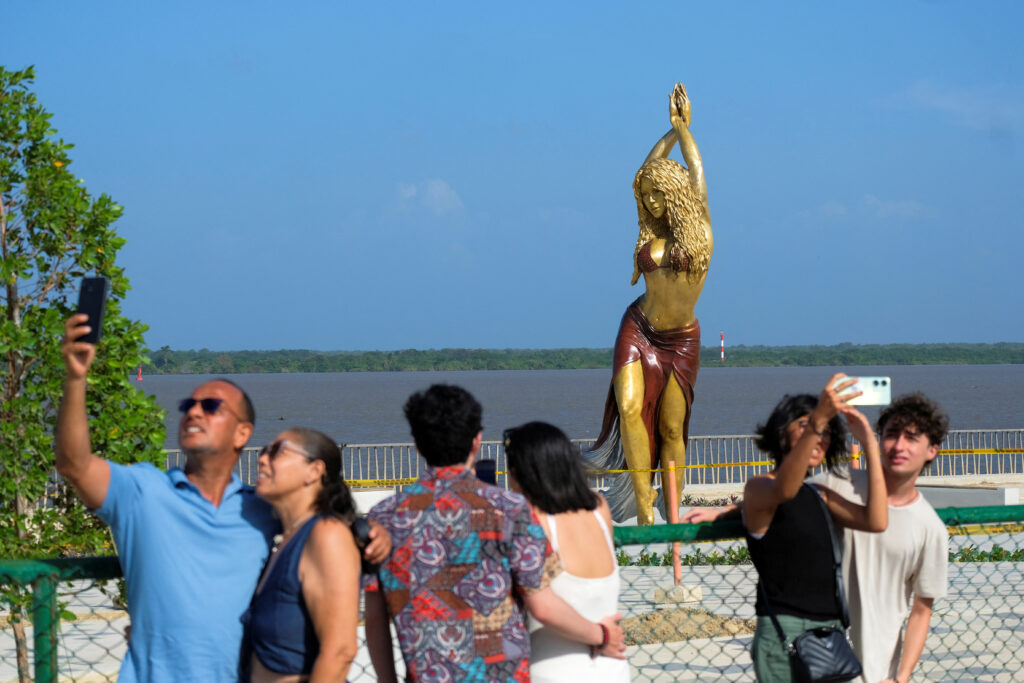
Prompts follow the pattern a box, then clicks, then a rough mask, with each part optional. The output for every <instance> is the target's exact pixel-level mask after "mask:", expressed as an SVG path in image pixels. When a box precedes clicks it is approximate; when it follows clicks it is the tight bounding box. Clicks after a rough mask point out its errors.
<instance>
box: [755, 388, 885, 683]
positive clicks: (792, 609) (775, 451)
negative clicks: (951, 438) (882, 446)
mask: <svg viewBox="0 0 1024 683" xmlns="http://www.w3.org/2000/svg"><path fill="white" fill-rule="evenodd" d="M855 381H856V380H853V379H849V378H847V377H846V376H845V375H843V374H842V373H840V374H837V375H834V376H833V377H832V379H830V380H829V381H828V384H826V385H825V389H824V390H823V391H822V392H821V396H820V397H819V398H818V399H817V400H815V397H814V396H812V395H810V394H799V395H796V396H785V397H783V399H782V400H781V401H779V403H778V405H776V406H775V410H773V411H772V414H771V416H770V417H769V418H768V421H767V422H766V423H765V424H763V425H759V426H758V428H757V447H758V448H759V449H760V450H761V451H764V452H766V453H768V454H769V455H771V456H772V459H773V460H774V461H775V469H774V470H773V471H772V472H770V473H768V474H761V475H758V476H755V477H751V478H750V479H748V480H747V483H746V486H745V487H744V490H743V525H744V526H745V527H746V531H747V547H748V548H749V549H750V558H751V560H752V561H753V563H754V566H755V568H756V569H757V572H758V579H759V583H760V587H759V589H758V593H757V602H756V608H755V609H756V612H757V628H756V630H755V632H754V640H753V643H752V644H751V657H752V658H753V661H754V673H755V675H756V676H757V680H758V681H761V682H765V681H768V682H770V683H776V682H780V681H782V682H786V683H788V682H789V681H794V680H796V678H795V674H794V671H793V669H792V663H791V659H790V657H789V655H788V652H787V651H786V649H785V647H784V646H783V645H782V641H781V640H780V639H779V636H778V633H777V632H776V631H775V629H774V626H773V624H772V621H771V618H770V616H768V615H769V611H768V609H769V607H768V606H766V605H765V601H764V599H763V598H764V596H767V598H768V601H769V602H770V608H771V610H773V611H774V612H775V613H776V617H777V619H778V621H779V623H780V627H781V628H782V630H783V632H784V633H785V635H786V640H787V643H788V642H790V641H792V639H793V638H794V637H796V636H797V635H799V634H800V633H802V632H804V631H806V630H809V629H811V628H817V627H819V626H837V627H838V626H840V623H841V622H840V607H839V603H838V602H837V600H836V585H835V582H836V579H835V571H834V565H833V555H832V541H831V536H830V533H829V530H828V526H827V521H826V519H825V515H824V513H823V512H822V510H821V504H820V503H819V502H818V500H817V497H818V495H820V496H821V498H822V500H824V502H825V505H826V506H827V508H828V511H829V513H830V514H831V516H832V519H833V521H834V522H835V523H836V524H837V525H839V526H842V527H848V528H851V529H862V530H866V531H884V530H885V527H886V525H887V523H888V507H887V503H886V491H885V479H884V478H883V475H882V465H881V459H880V454H879V448H878V441H877V440H876V439H875V435H874V433H873V432H872V431H871V425H870V424H869V423H868V421H867V418H866V417H864V415H863V414H862V413H861V412H860V411H858V410H857V409H856V408H854V407H853V406H850V405H848V404H847V401H848V400H849V399H850V398H853V397H854V396H859V395H860V394H859V393H840V392H844V391H846V390H848V389H849V387H850V386H852V385H853V384H854V383H855ZM839 415H843V416H844V417H846V420H847V422H848V424H849V426H850V431H851V432H852V433H853V436H854V437H855V438H856V439H857V440H858V441H859V442H860V443H861V444H862V445H863V446H864V453H865V456H866V461H867V469H868V481H869V489H868V501H867V505H866V506H861V505H857V504H855V503H851V502H849V501H847V500H845V499H844V498H841V497H840V496H838V495H836V494H834V493H831V492H830V491H829V490H828V489H818V490H817V495H816V494H815V491H814V490H812V489H811V488H810V485H809V484H808V485H805V484H804V477H805V476H807V472H808V470H809V469H811V468H813V467H817V466H818V465H820V464H821V463H822V461H824V462H825V463H826V464H827V466H828V467H829V468H830V469H831V468H832V467H833V466H834V465H836V464H838V462H839V460H840V459H841V458H842V456H843V455H845V454H846V428H845V427H844V425H843V421H842V419H840V417H839Z"/></svg>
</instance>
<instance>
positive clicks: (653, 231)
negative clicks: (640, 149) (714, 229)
mask: <svg viewBox="0 0 1024 683" xmlns="http://www.w3.org/2000/svg"><path fill="white" fill-rule="evenodd" d="M644 177H647V178H650V179H651V181H652V182H653V183H654V186H655V187H656V188H657V189H659V190H660V191H661V192H663V193H664V194H665V215H664V216H662V217H661V218H655V217H654V216H652V215H651V213H650V212H649V211H648V210H647V207H646V206H644V201H643V198H642V197H641V196H640V180H641V179H642V178H644ZM633 196H634V197H635V198H636V210H637V216H638V218H639V224H640V234H639V236H638V237H637V240H636V247H635V248H634V249H633V265H634V270H633V281H632V283H631V284H636V281H637V280H638V279H639V278H640V269H639V268H638V267H637V266H636V255H637V254H638V253H639V252H640V248H641V247H642V246H644V245H645V244H647V243H648V242H650V241H651V240H653V239H655V238H656V237H662V238H664V239H667V240H669V241H670V242H674V243H676V244H678V245H679V248H680V249H682V250H683V252H684V253H685V254H686V256H688V257H689V259H690V267H689V270H688V271H687V273H686V277H687V279H689V280H695V279H697V278H699V277H701V276H703V275H704V273H706V272H707V270H708V264H709V263H710V262H711V242H710V241H709V240H708V237H707V232H706V231H705V229H704V224H703V222H702V221H701V215H702V214H703V212H704V204H703V202H702V201H701V198H700V197H699V196H698V195H697V192H696V190H695V189H694V187H693V184H692V183H691V182H690V174H689V172H688V171H687V170H686V168H685V167H684V166H683V165H682V164H680V163H679V162H678V161H675V160H674V159H652V160H651V161H648V162H647V163H646V164H644V165H643V166H641V167H640V170H638V171H637V172H636V177H635V178H634V179H633Z"/></svg>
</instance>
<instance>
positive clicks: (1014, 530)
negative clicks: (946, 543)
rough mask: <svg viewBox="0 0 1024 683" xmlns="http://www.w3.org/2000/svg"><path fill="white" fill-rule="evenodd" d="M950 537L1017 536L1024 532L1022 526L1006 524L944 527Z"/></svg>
mask: <svg viewBox="0 0 1024 683" xmlns="http://www.w3.org/2000/svg"><path fill="white" fill-rule="evenodd" d="M946 529H947V530H948V531H949V535H950V536H977V535H983V534H987V535H992V534H1019V533H1020V532H1022V531H1024V524H1020V523H1017V522H1006V523H1004V524H965V525H963V526H949V527H946Z"/></svg>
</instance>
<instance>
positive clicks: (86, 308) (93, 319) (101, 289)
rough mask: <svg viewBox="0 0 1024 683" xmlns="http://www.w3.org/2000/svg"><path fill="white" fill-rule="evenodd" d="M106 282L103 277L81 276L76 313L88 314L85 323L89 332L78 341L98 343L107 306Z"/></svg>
mask: <svg viewBox="0 0 1024 683" xmlns="http://www.w3.org/2000/svg"><path fill="white" fill-rule="evenodd" d="M108 284H109V283H108V282H107V278H105V277H83V278H82V288H81V289H79V290H78V309H77V310H76V313H85V314H87V315H88V316H89V322H88V323H87V324H88V325H89V327H90V328H91V329H90V330H89V334H87V335H85V336H84V337H82V338H81V339H79V340H78V341H83V342H86V343H89V344H98V343H99V341H100V330H101V329H102V328H103V311H104V309H106V307H107V288H108Z"/></svg>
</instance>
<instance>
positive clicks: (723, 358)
mask: <svg viewBox="0 0 1024 683" xmlns="http://www.w3.org/2000/svg"><path fill="white" fill-rule="evenodd" d="M722 362H723V363H724V362H725V332H723V333H722Z"/></svg>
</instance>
